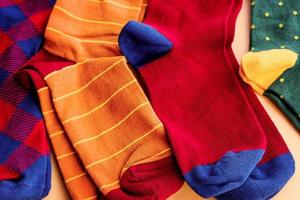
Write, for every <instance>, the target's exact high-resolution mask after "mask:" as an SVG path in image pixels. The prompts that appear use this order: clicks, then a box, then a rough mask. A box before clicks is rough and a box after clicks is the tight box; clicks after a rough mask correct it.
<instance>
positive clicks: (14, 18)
mask: <svg viewBox="0 0 300 200" xmlns="http://www.w3.org/2000/svg"><path fill="white" fill-rule="evenodd" d="M54 3H55V1H54V0H1V1H0V185H1V187H2V186H3V185H2V183H1V182H3V181H4V180H5V181H7V180H10V179H15V178H19V177H24V174H26V170H29V171H30V172H31V173H32V172H33V171H34V170H33V169H37V170H42V169H39V168H40V167H41V166H35V165H36V163H38V165H44V164H45V166H46V168H47V170H46V171H45V173H44V174H43V173H42V172H41V171H38V172H34V173H36V174H38V175H41V176H45V177H46V176H49V175H50V174H51V171H50V167H49V166H48V164H49V163H50V157H49V146H48V141H47V138H46V131H45V127H44V123H43V119H42V115H41V112H40V109H39V106H38V101H37V99H36V98H35V95H34V94H31V93H30V92H28V91H26V90H24V89H23V88H22V86H20V85H19V84H18V83H17V82H16V80H15V79H14V78H13V74H14V73H15V72H16V71H17V70H18V69H19V68H21V66H22V65H23V64H24V63H25V62H26V61H27V60H28V59H29V58H31V57H32V56H33V55H34V54H35V53H36V52H37V51H38V50H39V49H40V47H41V45H42V41H43V32H44V29H45V27H46V24H47V20H48V17H49V14H50V12H51V9H52V7H53V5H54ZM41 160H44V161H43V162H44V164H41V162H42V161H41ZM47 163H48V164H47ZM44 168H45V167H44ZM46 173H48V174H46ZM45 177H43V180H46V179H45ZM48 179H49V178H48ZM34 180H35V179H34ZM34 180H26V181H29V182H30V181H34ZM49 180H50V179H49ZM49 180H47V181H48V182H49ZM27 183H28V182H27ZM38 184H44V185H45V184H46V183H38ZM1 192H2V190H0V199H5V197H3V196H2V195H3V194H2V193H1ZM32 192H33V193H34V191H32ZM39 192H40V193H43V192H41V191H39ZM20 198H21V197H20Z"/></svg>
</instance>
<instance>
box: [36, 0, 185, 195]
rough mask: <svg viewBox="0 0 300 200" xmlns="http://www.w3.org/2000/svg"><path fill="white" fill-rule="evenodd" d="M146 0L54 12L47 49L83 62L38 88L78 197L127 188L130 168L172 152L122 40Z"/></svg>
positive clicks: (61, 5) (105, 0)
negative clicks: (123, 53) (124, 180)
mask: <svg viewBox="0 0 300 200" xmlns="http://www.w3.org/2000/svg"><path fill="white" fill-rule="evenodd" d="M146 3H147V1H146V0H121V1H113V0H102V1H100V0H86V1H78V2H76V3H74V2H72V1H69V0H57V2H56V5H55V6H54V9H53V12H52V14H51V16H50V19H49V22H48V26H47V28H46V32H45V39H46V40H45V45H44V49H46V50H47V51H48V52H50V53H52V54H54V55H55V56H58V57H61V58H65V59H67V60H71V61H74V62H76V64H74V65H71V66H67V67H64V68H62V69H59V70H58V71H52V72H51V73H49V74H47V75H45V76H43V79H44V81H45V83H46V85H47V86H46V87H43V88H42V89H39V90H38V94H39V98H40V102H41V109H42V112H43V116H44V118H45V123H46V127H47V130H48V133H49V136H50V139H51V142H52V146H53V148H54V151H55V154H56V157H57V160H58V163H59V166H60V169H61V171H62V174H63V177H64V180H65V183H66V184H67V188H68V190H69V191H70V194H71V196H72V198H73V199H88V198H97V197H99V192H101V193H103V194H104V195H107V194H108V193H109V192H111V191H112V190H115V189H118V188H120V180H121V179H122V175H123V174H124V173H125V172H126V170H128V169H129V168H130V167H133V166H137V165H139V164H144V163H151V162H154V161H158V160H161V159H164V158H168V157H170V156H171V155H172V152H171V148H170V146H169V143H168V140H167V136H166V133H165V130H164V127H163V125H162V123H161V122H160V120H159V119H158V118H157V116H156V114H155V113H154V111H153V109H152V107H151V105H150V103H149V101H148V99H147V97H146V96H145V94H144V92H143V91H142V89H141V87H140V85H139V83H138V81H137V80H136V78H135V76H134V75H133V73H132V72H131V70H130V69H129V66H128V65H127V62H126V59H125V57H123V56H121V54H120V51H119V47H118V44H117V40H118V35H119V33H120V31H121V29H122V27H123V26H124V25H125V24H126V23H127V22H128V21H129V20H142V19H143V16H144V14H145V10H146ZM174 171H176V170H174ZM179 176H180V175H178V177H179ZM135 178H136V177H134V179H135ZM87 188H88V189H87ZM146 190H147V189H146ZM132 192H134V191H132ZM146 193H147V192H146ZM129 194H130V191H129ZM147 195H149V196H151V195H154V196H155V195H158V194H147Z"/></svg>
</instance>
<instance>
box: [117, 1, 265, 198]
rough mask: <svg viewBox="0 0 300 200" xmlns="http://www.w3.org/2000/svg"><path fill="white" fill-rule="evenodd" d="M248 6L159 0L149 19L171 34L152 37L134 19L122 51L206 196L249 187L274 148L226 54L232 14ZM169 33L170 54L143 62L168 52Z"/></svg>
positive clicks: (190, 180)
mask: <svg viewBox="0 0 300 200" xmlns="http://www.w3.org/2000/svg"><path fill="white" fill-rule="evenodd" d="M240 5H241V1H230V3H228V1H226V2H225V1H210V2H209V3H206V4H205V6H202V4H201V3H200V2H194V1H188V2H186V1H183V0H176V1H174V0H173V1H158V0H157V1H156V0H153V1H151V4H150V5H149V8H148V12H147V16H146V19H145V21H144V22H145V23H146V24H148V25H151V26H152V27H153V28H155V29H157V30H158V31H159V32H161V33H162V34H163V35H164V36H165V38H164V37H163V36H162V37H161V39H162V38H164V39H162V40H157V39H156V40H154V41H151V42H149V41H148V40H151V36H152V35H151V36H150V35H149V33H152V32H150V31H149V30H148V29H149V27H146V28H145V25H142V24H140V23H137V22H129V23H128V24H127V25H126V26H125V27H124V28H123V30H122V32H121V34H120V37H119V46H120V48H121V51H122V53H123V54H124V55H125V56H126V58H128V61H129V62H130V64H131V65H132V66H133V67H135V68H136V69H137V70H138V71H139V74H140V75H141V77H142V79H143V81H144V82H145V84H146V86H147V89H148V92H149V95H150V100H151V103H152V105H153V108H154V110H155V112H156V113H157V115H158V116H159V118H160V119H161V120H162V122H163V123H164V124H165V126H166V128H167V132H168V134H169V138H170V141H171V144H172V147H173V149H174V152H175V156H176V159H177V161H178V162H179V166H180V169H181V171H182V172H183V174H184V177H185V179H186V181H187V182H188V183H189V184H190V186H191V187H192V188H193V189H194V190H195V191H196V192H197V193H199V194H200V195H202V196H204V197H211V196H216V195H219V194H222V193H224V192H227V191H230V190H232V189H235V188H237V187H239V186H240V185H241V184H243V183H244V182H245V181H246V179H247V178H248V176H249V175H250V173H251V172H252V170H253V169H254V168H255V166H256V165H257V163H258V162H259V161H260V160H261V158H262V156H263V153H264V151H265V148H266V140H265V135H264V132H263V130H262V129H261V127H260V124H259V123H258V120H257V118H256V116H255V113H254V112H253V110H252V108H251V107H250V105H249V102H248V100H247V98H246V97H245V95H244V91H243V90H242V87H241V86H240V83H238V81H237V78H236V75H237V74H234V72H233V71H232V69H230V67H229V66H228V63H227V62H226V54H225V53H224V51H223V50H224V49H225V48H227V46H230V45H231V42H228V41H225V40H226V35H227V34H231V35H233V34H234V31H232V30H231V29H227V26H228V27H231V26H232V24H228V23H227V18H229V17H230V16H231V15H235V16H236V13H237V12H238V10H239V6H240ZM186 13H188V15H187V14H186ZM199 13H200V14H199ZM216 13H217V14H216ZM204 18H205V20H203V19H204ZM231 23H233V22H231ZM224 27H225V29H224ZM231 28H232V27H231ZM143 29H144V30H146V31H144V38H143V39H140V38H142V37H141V32H142V30H143ZM208 30H209V31H208ZM227 30H228V31H227ZM232 37H233V36H232ZM145 38H146V39H145ZM166 38H168V39H169V40H170V41H172V42H173V45H174V48H173V49H172V50H171V51H170V53H168V54H166V55H165V56H163V57H161V58H160V59H158V60H155V61H153V62H152V63H149V64H146V65H143V64H144V63H147V62H149V61H150V60H151V59H153V55H156V56H158V57H159V56H162V53H163V52H164V51H161V47H164V45H162V44H163V43H164V44H167V42H166V43H165V42H163V43H162V42H161V41H165V39H166ZM203 38H205V39H203ZM144 41H147V43H146V44H147V45H148V44H149V43H150V44H153V45H152V46H150V47H149V48H150V49H152V48H153V49H154V51H152V53H151V54H149V53H148V52H147V53H146V54H144V52H145V51H143V49H141V47H143V42H144ZM155 41H157V43H156V42H155ZM141 43H142V44H141ZM155 44H157V45H156V48H155ZM224 44H225V46H224ZM156 52H159V53H158V54H157V53H156ZM139 53H140V55H138V54H139ZM153 53H154V54H153ZM164 53H165V52H164ZM137 55H138V56H137ZM147 56H149V57H148V58H147ZM135 58H137V60H135ZM141 58H143V59H141ZM140 61H141V62H140ZM220 66H222V67H220ZM241 130H243V131H241ZM221 141H222V142H221ZM187 147H188V148H187ZM190 152H193V154H191V153H190Z"/></svg>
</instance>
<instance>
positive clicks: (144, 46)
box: [119, 21, 173, 68]
mask: <svg viewBox="0 0 300 200" xmlns="http://www.w3.org/2000/svg"><path fill="white" fill-rule="evenodd" d="M172 46H173V45H172V43H171V42H170V41H169V40H168V39H167V38H166V37H164V36H163V35H162V34H160V33H159V32H158V31H157V30H155V29H154V28H152V27H151V26H149V25H146V24H143V23H140V22H136V21H130V22H128V23H127V24H126V25H125V26H124V28H123V29H122V31H121V33H120V36H119V47H120V49H121V51H122V53H123V54H124V55H125V57H126V58H127V60H128V62H129V63H130V64H131V66H133V67H135V68H137V67H139V66H142V65H144V64H146V63H148V62H151V61H153V60H155V59H157V58H159V57H161V56H162V55H164V54H166V53H167V52H169V51H170V50H171V49H172Z"/></svg>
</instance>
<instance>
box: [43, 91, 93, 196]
mask: <svg viewBox="0 0 300 200" xmlns="http://www.w3.org/2000/svg"><path fill="white" fill-rule="evenodd" d="M38 96H39V99H40V104H41V109H42V112H43V116H44V121H45V125H46V127H47V132H48V133H49V137H50V141H51V143H52V147H53V150H54V152H55V155H56V157H57V161H58V164H59V167H60V170H61V172H62V175H63V178H64V180H65V181H66V185H67V188H68V191H69V192H70V195H71V196H72V198H73V199H88V198H91V197H97V196H98V195H97V187H96V186H95V185H94V183H93V181H92V180H91V179H90V177H88V176H87V173H86V171H85V169H84V167H83V166H82V165H81V163H80V159H79V158H78V155H77V153H76V152H75V151H74V149H73V146H72V144H71V143H70V141H69V139H68V136H67V135H66V134H65V132H64V131H63V128H62V127H61V125H60V122H59V119H58V118H57V113H56V112H55V111H54V107H53V106H52V101H51V94H50V91H49V89H48V88H47V87H44V88H41V89H39V90H38ZM49 111H50V112H49ZM68 152H74V154H73V155H70V156H68V158H67V159H59V157H60V156H61V155H65V154H66V153H68ZM78 174H85V175H84V176H81V177H78V178H77V180H75V181H69V182H67V180H69V179H70V178H72V177H75V176H77V175H78ZM82 188H85V189H84V190H83V189H82ZM95 199H97V198H95Z"/></svg>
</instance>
